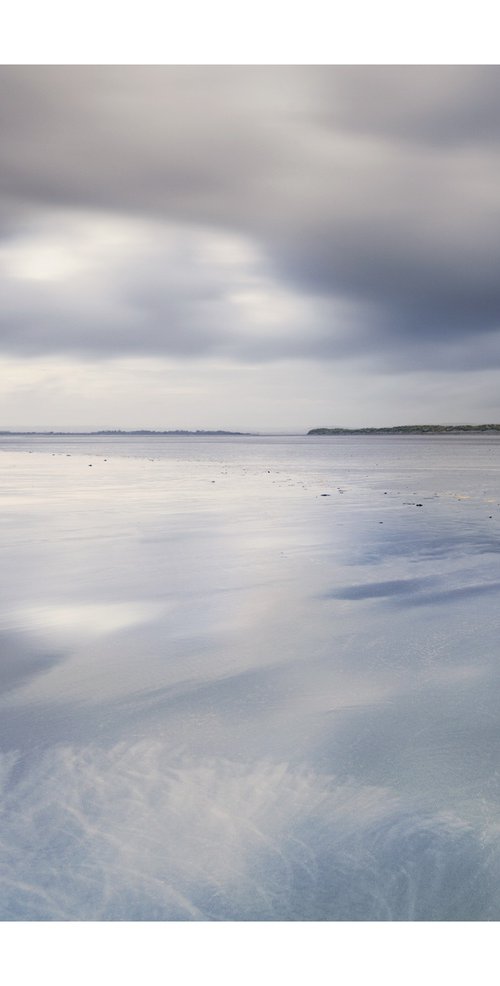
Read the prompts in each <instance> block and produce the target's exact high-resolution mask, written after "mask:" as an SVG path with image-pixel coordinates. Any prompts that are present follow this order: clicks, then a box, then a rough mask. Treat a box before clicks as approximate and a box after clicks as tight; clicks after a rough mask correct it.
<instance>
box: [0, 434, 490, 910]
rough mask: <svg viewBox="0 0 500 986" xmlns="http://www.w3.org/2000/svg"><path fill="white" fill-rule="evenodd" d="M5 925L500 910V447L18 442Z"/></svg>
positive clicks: (160, 439)
mask: <svg viewBox="0 0 500 986" xmlns="http://www.w3.org/2000/svg"><path fill="white" fill-rule="evenodd" d="M0 504H1V510H0V558H1V561H2V564H1V568H0V638H1V639H0V683H1V695H0V785H1V789H2V813H1V816H0V918H1V919H2V920H3V921H38V922H40V921H59V922H60V921H92V922H101V921H129V922H130V921H148V922H156V921H162V922H173V921H215V922H221V921H232V922H234V921H237V922H242V921H246V922H250V921H251V922H267V921H280V922H288V921H300V922H306V921H311V922H318V921H331V922H337V921H349V922H352V921H363V922H372V921H373V922H375V921H377V922H380V921H384V922H403V921H406V922H407V921H423V922H430V921H441V922H443V921H467V922H470V921H476V922H477V921H498V920H500V645H499V641H500V606H499V603H500V437H499V436H497V435H492V434H489V435H488V434H481V435H473V434H472V435H471V434H468V435H458V434H448V435H446V434H435V435H395V434H392V435H369V436H366V435H365V436H363V435H339V436H255V437H253V436H230V435H218V436H167V435H157V436H155V435H146V436H144V435H142V436H141V435H137V436H130V435H119V436H95V435H90V436H84V435H77V436H76V435H73V436H42V435H38V436H35V435H31V436H19V435H10V436H0Z"/></svg>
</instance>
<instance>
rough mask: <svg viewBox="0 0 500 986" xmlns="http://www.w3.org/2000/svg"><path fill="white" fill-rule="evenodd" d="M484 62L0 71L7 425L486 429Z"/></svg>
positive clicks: (490, 204)
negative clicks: (455, 425)
mask: <svg viewBox="0 0 500 986" xmlns="http://www.w3.org/2000/svg"><path fill="white" fill-rule="evenodd" d="M499 95H500V67H498V66H481V65H478V66H474V65H462V66H458V67H457V66H450V65H443V66H429V65H422V66H413V65H390V66H382V65H369V66H361V65H343V66H302V65H297V66H286V65H285V66H283V65H278V66H265V65H264V66H262V65H256V66H245V65H232V66H231V65H222V66H213V65H205V66H199V67H196V66H190V65H188V66H183V65H179V66H166V65H163V66H153V65H138V66H137V65H129V66H115V65H108V66H99V65H97V66H94V65H88V66H78V65H61V66H46V65H34V66H28V65H4V66H3V67H2V68H1V69H0V125H1V133H2V140H1V144H0V299H1V305H0V373H1V379H2V387H1V389H0V429H10V430H16V429H20V430H22V429H28V430H30V429H35V430H43V429H62V430H66V429H69V430H94V429H100V428H123V429H134V428H151V429H167V430H168V429H177V428H187V429H197V428H201V429H218V428H222V429H228V430H248V431H252V430H253V431H261V432H272V431H278V432H300V433H302V432H305V431H307V430H308V429H309V428H313V427H319V426H342V427H363V426H374V427H380V426H388V425H395V424H412V423H426V422H427V423H440V422H441V423H459V422H472V423H482V422H498V421H500V406H499V404H500V278H499V275H498V271H499V270H500V184H499V182H498V175H499V173H500V99H499Z"/></svg>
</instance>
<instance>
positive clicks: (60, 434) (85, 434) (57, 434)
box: [0, 429, 257, 438]
mask: <svg viewBox="0 0 500 986" xmlns="http://www.w3.org/2000/svg"><path fill="white" fill-rule="evenodd" d="M9 435H10V436H13V437H16V436H17V437H19V436H22V435H24V436H29V437H30V438H36V437H40V438H43V437H44V436H45V437H46V438H47V437H49V438H67V437H72V438H78V437H81V438H89V437H90V436H93V437H96V436H97V435H104V436H105V437H108V438H109V437H113V438H121V437H123V438H130V436H131V435H148V436H149V435H158V436H160V435H172V436H176V435H178V436H179V437H181V438H182V437H183V436H186V435H193V436H194V437H196V436H200V435H233V436H235V435H241V436H243V437H246V438H255V437H257V433H256V432H250V431H148V430H146V429H139V430H135V431H122V430H116V431H111V430H110V431H0V438H2V437H3V438H5V437H6V436H9Z"/></svg>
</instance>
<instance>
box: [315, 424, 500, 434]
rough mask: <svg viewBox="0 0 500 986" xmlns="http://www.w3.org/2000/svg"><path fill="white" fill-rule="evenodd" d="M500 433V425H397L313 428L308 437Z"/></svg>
mask: <svg viewBox="0 0 500 986" xmlns="http://www.w3.org/2000/svg"><path fill="white" fill-rule="evenodd" d="M471 432H473V433H478V432H480V433H484V432H500V424H498V425H493V424H492V425H396V426H395V427H393V428H312V429H311V430H310V431H308V432H307V434H308V435H448V434H460V435H462V434H469V433H471Z"/></svg>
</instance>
